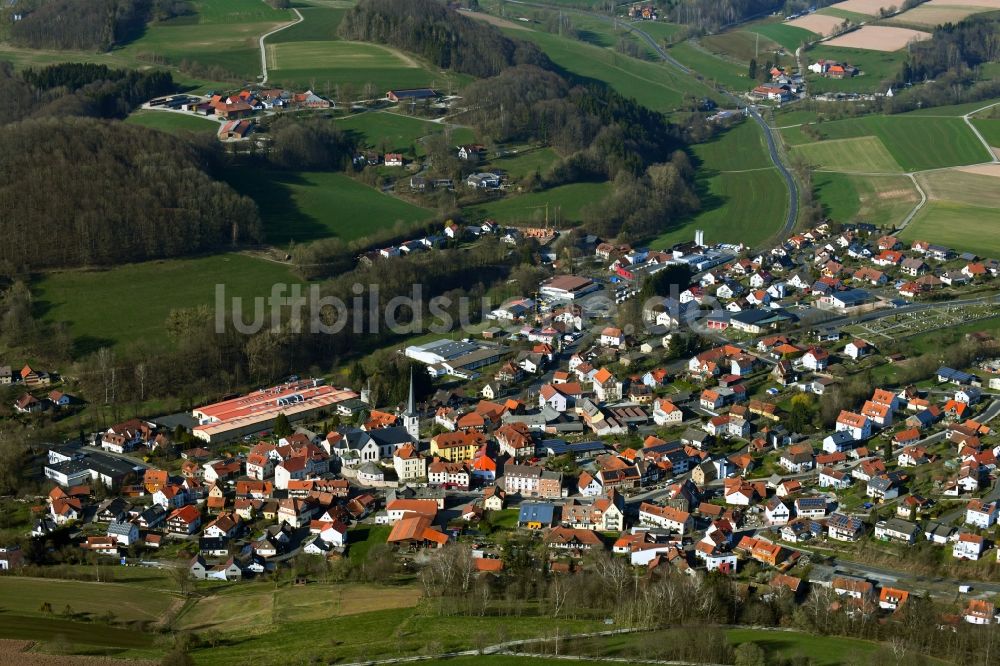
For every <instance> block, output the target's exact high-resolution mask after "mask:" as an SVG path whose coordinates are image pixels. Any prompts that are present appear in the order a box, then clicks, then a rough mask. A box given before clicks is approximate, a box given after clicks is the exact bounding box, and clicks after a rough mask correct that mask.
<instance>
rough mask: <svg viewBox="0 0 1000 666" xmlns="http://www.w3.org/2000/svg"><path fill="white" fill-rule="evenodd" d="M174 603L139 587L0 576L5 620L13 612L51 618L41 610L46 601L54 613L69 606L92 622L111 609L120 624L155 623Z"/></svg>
mask: <svg viewBox="0 0 1000 666" xmlns="http://www.w3.org/2000/svg"><path fill="white" fill-rule="evenodd" d="M174 601H175V599H174V597H173V596H171V595H169V594H167V593H166V592H163V591H161V590H158V589H154V588H153V587H146V586H140V585H138V584H120V583H89V582H83V581H73V580H59V579H47V578H18V577H13V576H4V577H0V611H2V613H3V615H4V617H6V615H7V614H8V613H12V614H15V615H21V616H38V617H43V618H51V617H52V615H51V614H48V613H43V612H42V611H41V610H40V609H41V606H42V604H43V603H46V602H47V603H49V604H50V605H51V607H52V612H53V613H61V612H62V611H63V610H64V609H65V607H66V605H67V604H68V605H69V606H70V607H71V609H72V612H73V613H75V614H78V616H79V618H80V619H86V618H88V617H89V618H90V619H94V618H96V617H98V616H100V615H103V614H104V613H105V612H107V611H108V610H112V611H114V613H115V616H116V618H117V619H118V620H121V621H125V622H130V621H156V620H159V619H160V618H161V617H163V614H164V613H166V612H167V609H168V608H170V606H171V604H172V603H173V602H174ZM3 624H5V623H4V622H0V625H3Z"/></svg>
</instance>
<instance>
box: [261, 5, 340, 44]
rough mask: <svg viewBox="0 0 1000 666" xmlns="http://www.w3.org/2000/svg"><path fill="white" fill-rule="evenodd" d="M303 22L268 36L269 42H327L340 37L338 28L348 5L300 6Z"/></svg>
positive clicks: (298, 7)
mask: <svg viewBox="0 0 1000 666" xmlns="http://www.w3.org/2000/svg"><path fill="white" fill-rule="evenodd" d="M296 7H297V9H298V10H299V13H301V14H302V22H301V23H297V24H296V25H293V26H292V27H290V28H286V29H285V30H282V31H281V32H279V33H277V34H274V35H272V36H271V37H268V38H267V43H268V44H282V43H285V42H325V41H333V40H336V39H339V37H337V28H338V27H339V26H340V22H341V20H343V18H344V14H345V13H347V8H346V7H323V6H309V5H306V6H299V5H298V4H296Z"/></svg>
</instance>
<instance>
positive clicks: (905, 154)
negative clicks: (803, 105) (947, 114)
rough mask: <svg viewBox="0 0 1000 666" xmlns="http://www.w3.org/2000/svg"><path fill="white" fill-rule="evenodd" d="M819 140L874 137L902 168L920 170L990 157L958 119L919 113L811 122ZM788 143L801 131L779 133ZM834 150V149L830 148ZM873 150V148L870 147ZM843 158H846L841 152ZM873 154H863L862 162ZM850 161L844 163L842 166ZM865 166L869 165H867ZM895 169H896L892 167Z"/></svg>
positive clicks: (814, 147)
mask: <svg viewBox="0 0 1000 666" xmlns="http://www.w3.org/2000/svg"><path fill="white" fill-rule="evenodd" d="M814 128H815V129H816V130H817V131H818V132H819V134H820V136H821V137H822V138H823V139H850V138H857V137H863V136H872V137H877V138H878V139H879V140H881V142H882V144H883V145H884V147H885V149H886V150H887V151H888V153H889V154H890V155H891V156H892V158H893V159H894V160H895V161H896V163H897V164H898V165H899V167H901V168H902V169H903V170H904V171H922V170H925V169H936V168H940V167H947V166H959V165H963V164H977V163H980V162H985V161H987V160H989V159H991V156H990V155H989V154H988V153H987V152H986V149H985V148H984V147H983V145H982V144H981V143H980V142H979V140H978V139H977V138H976V136H975V134H973V133H972V132H971V131H970V130H969V127H968V126H967V125H966V124H965V122H964V121H963V120H962V119H961V118H927V117H919V116H905V115H899V116H864V117H861V118H850V119H846V120H835V121H830V122H823V123H819V124H817V125H814ZM786 132H788V134H787V138H788V139H789V140H790V143H793V144H795V143H801V140H800V139H798V138H796V137H797V136H802V135H801V132H790V131H788V130H785V131H783V132H782V135H783V136H786ZM821 145H822V143H812V144H810V146H809V148H807V152H809V151H820V152H821V153H822V152H823V151H824V150H826V149H823V148H819V146H821ZM830 150H836V148H830ZM871 150H873V151H874V150H875V149H871ZM845 157H847V156H846V155H845ZM874 159H875V158H874V157H870V156H868V155H865V158H864V162H863V163H864V164H868V161H869V160H874ZM850 165H851V163H850V162H847V165H846V166H848V167H849V166H850ZM868 166H871V165H870V164H869V165H868ZM867 168H868V167H867V166H865V167H862V166H861V165H857V166H855V167H854V168H849V169H848V168H845V170H850V171H863V170H866V169H867ZM893 170H897V169H893Z"/></svg>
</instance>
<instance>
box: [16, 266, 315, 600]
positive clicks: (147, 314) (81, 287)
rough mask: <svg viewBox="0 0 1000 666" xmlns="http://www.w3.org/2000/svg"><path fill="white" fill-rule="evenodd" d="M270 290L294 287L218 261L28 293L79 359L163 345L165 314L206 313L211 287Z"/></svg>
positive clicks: (75, 277) (274, 274)
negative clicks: (132, 346)
mask: <svg viewBox="0 0 1000 666" xmlns="http://www.w3.org/2000/svg"><path fill="white" fill-rule="evenodd" d="M276 282H287V283H291V282H298V280H297V279H296V278H295V277H294V276H293V275H292V274H291V273H290V272H289V271H288V269H287V268H286V267H285V266H281V265H278V264H273V263H270V262H266V261H263V260H260V259H254V258H251V257H247V256H244V255H239V254H222V255H216V256H211V257H201V258H196V259H176V260H168V261H150V262H146V263H142V264H129V265H124V266H117V267H115V268H112V269H110V270H107V271H65V272H59V273H49V274H46V275H44V276H41V277H40V278H38V279H37V281H36V282H35V283H34V284H33V285H32V291H33V293H35V294H36V300H35V303H36V307H37V308H38V312H39V315H40V316H41V317H42V318H43V319H44V320H46V321H64V322H67V323H68V325H69V331H70V333H71V335H72V336H73V338H74V342H75V347H76V349H75V351H76V353H78V354H85V353H89V352H93V351H96V350H97V349H99V348H100V347H104V346H109V345H115V344H127V343H130V342H133V341H135V340H138V339H140V338H141V339H143V340H146V341H148V342H150V343H165V342H166V341H167V335H166V331H164V328H163V322H164V321H165V320H166V318H167V315H168V314H170V311H171V310H173V309H175V308H191V307H196V306H198V305H212V304H213V303H214V302H215V285H217V284H224V285H226V293H227V294H228V295H232V296H242V297H245V298H248V297H253V296H263V295H267V294H269V293H270V291H271V285H273V284H274V283H276ZM166 294H169V295H170V297H169V298H166V297H165V295H166ZM35 608H37V605H36V606H35Z"/></svg>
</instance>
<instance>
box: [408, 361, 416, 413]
mask: <svg viewBox="0 0 1000 666" xmlns="http://www.w3.org/2000/svg"><path fill="white" fill-rule="evenodd" d="M406 413H407V415H412V414H416V413H417V408H416V403H415V401H414V400H413V368H410V397H409V399H408V400H407V401H406Z"/></svg>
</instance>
